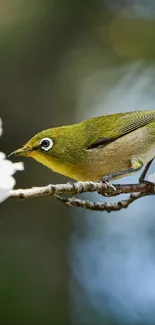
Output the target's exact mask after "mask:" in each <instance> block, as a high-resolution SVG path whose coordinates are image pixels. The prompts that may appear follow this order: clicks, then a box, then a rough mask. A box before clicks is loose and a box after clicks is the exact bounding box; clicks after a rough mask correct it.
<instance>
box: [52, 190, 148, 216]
mask: <svg viewBox="0 0 155 325" xmlns="http://www.w3.org/2000/svg"><path fill="white" fill-rule="evenodd" d="M144 196H146V194H141V193H138V194H131V195H130V197H129V198H128V199H126V200H122V201H119V202H114V203H113V202H110V203H102V202H93V201H88V200H79V199H76V198H74V197H73V198H66V197H64V196H60V195H55V197H56V198H57V199H58V200H59V201H61V202H63V203H65V204H66V205H68V206H69V207H71V206H76V207H78V208H84V209H89V210H94V211H106V212H112V211H120V210H122V209H126V208H128V206H129V205H130V204H131V203H133V202H135V201H136V200H138V199H140V198H141V197H144Z"/></svg>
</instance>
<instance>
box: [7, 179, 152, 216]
mask: <svg viewBox="0 0 155 325" xmlns="http://www.w3.org/2000/svg"><path fill="white" fill-rule="evenodd" d="M112 185H113V187H114V188H115V190H114V188H113V187H108V186H107V185H106V184H104V183H95V182H76V183H74V184H70V183H67V184H57V185H53V184H49V185H47V186H43V187H33V188H28V189H18V190H12V191H11V192H10V196H11V197H12V198H19V199H28V198H34V197H38V196H47V195H53V196H55V198H57V199H58V200H59V201H62V202H64V203H65V204H66V205H68V206H77V207H81V208H86V209H90V210H96V211H107V212H111V211H118V210H121V209H124V208H127V207H128V206H129V205H130V204H131V203H133V202H134V201H135V200H137V199H139V198H141V197H144V196H148V195H154V194H155V184H153V183H147V182H146V183H140V184H139V183H138V184H112ZM84 192H98V193H99V194H101V195H102V196H105V197H107V196H108V197H109V196H117V195H120V194H128V193H130V194H131V193H132V194H131V195H130V196H129V198H128V199H126V200H122V201H119V202H116V203H102V202H91V201H86V200H79V199H76V198H74V197H71V198H68V197H62V196H60V195H61V194H70V195H76V194H81V193H84ZM134 193H136V194H134Z"/></svg>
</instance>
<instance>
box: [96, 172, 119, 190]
mask: <svg viewBox="0 0 155 325" xmlns="http://www.w3.org/2000/svg"><path fill="white" fill-rule="evenodd" d="M100 182H101V183H102V184H104V185H105V187H106V188H108V187H109V188H111V189H113V190H114V191H116V188H115V186H114V185H113V184H111V183H110V182H109V177H108V176H104V177H102V178H101V179H100Z"/></svg>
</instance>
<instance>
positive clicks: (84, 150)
mask: <svg viewBox="0 0 155 325" xmlns="http://www.w3.org/2000/svg"><path fill="white" fill-rule="evenodd" d="M9 156H28V157H32V158H34V159H35V160H37V161H39V162H40V163H42V164H43V165H45V166H47V167H48V168H50V169H52V170H53V171H54V172H57V173H60V174H63V175H65V176H68V177H70V178H73V179H75V180H80V181H99V180H100V179H102V178H103V179H104V176H107V178H108V177H109V178H119V177H122V176H125V175H128V174H129V173H132V172H135V171H137V170H139V169H141V168H142V167H143V166H144V165H146V164H148V163H149V165H150V163H151V161H152V160H153V158H154V156H155V110H149V111H134V112H127V113H118V114H111V115H105V116H99V117H94V118H92V119H89V120H87V121H83V122H80V123H77V124H74V125H69V126H61V127H57V128H51V129H47V130H44V131H42V132H40V133H38V134H36V135H35V136H34V137H32V138H31V139H30V140H29V141H28V142H27V143H26V144H25V145H24V146H23V147H22V148H20V149H18V150H16V151H14V152H12V153H11V154H10V155H9Z"/></svg>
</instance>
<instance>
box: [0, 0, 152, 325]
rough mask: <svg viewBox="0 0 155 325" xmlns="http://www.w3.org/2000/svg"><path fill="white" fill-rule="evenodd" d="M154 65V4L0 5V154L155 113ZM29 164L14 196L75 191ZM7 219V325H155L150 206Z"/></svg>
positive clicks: (32, 205)
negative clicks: (107, 121)
mask: <svg viewBox="0 0 155 325" xmlns="http://www.w3.org/2000/svg"><path fill="white" fill-rule="evenodd" d="M154 59H155V2H154V1H153V0H147V1H146V0H120V1H117V0H89V1H86V0H83V1H80V0H74V1H71V0H31V1H30V0H14V1H12V0H1V1H0V116H1V118H2V120H3V130H4V133H3V135H2V137H1V139H0V141H1V146H0V148H1V150H2V151H3V152H5V153H6V154H7V153H9V152H11V151H13V150H15V149H16V148H18V147H20V146H21V145H22V144H24V143H25V142H26V141H27V140H28V139H29V138H30V137H31V136H32V135H34V134H35V133H37V132H39V131H41V130H43V129H46V128H49V127H54V126H60V125H65V124H71V123H75V122H79V121H82V120H84V119H86V118H90V117H93V116H97V115H101V114H108V113H113V112H119V111H122V112H124V111H129V110H140V109H154V108H155V105H154V102H155V91H154V90H155V61H154ZM23 160H24V159H23ZM24 164H25V171H24V172H22V173H20V172H18V173H17V174H16V175H15V178H16V181H17V184H16V188H19V187H21V188H23V187H31V186H42V185H46V184H49V183H62V182H66V181H68V179H66V178H65V177H63V176H61V175H57V174H54V173H52V172H51V171H50V170H48V169H47V168H45V167H43V166H42V165H40V164H38V163H36V162H35V161H33V160H31V159H25V160H24ZM152 170H155V164H154V165H153V166H152ZM137 177H138V176H137V175H134V176H132V177H130V178H128V180H127V179H123V180H121V182H127V181H128V182H129V181H131V182H135V181H136V180H137ZM85 197H86V198H89V199H91V200H97V201H99V200H102V201H104V198H102V197H100V196H98V195H96V194H93V195H92V194H90V195H85ZM0 216H1V219H0V221H1V223H0V306H1V307H0V324H62V325H65V324H76V325H84V324H85V325H87V324H88V325H93V324H97V325H101V324H102V325H103V324H107V325H108V324H109V325H116V324H117V325H118V324H120V325H121V324H123V325H126V324H129V325H131V324H133V325H135V324H136V325H137V324H147V325H149V324H152V325H153V324H155V253H154V251H155V219H154V198H153V197H150V198H144V199H141V200H139V201H137V202H135V203H134V204H133V205H132V206H130V207H129V208H128V209H127V210H122V211H121V212H118V213H111V214H107V213H101V212H96V213H95V212H91V211H86V210H82V209H78V208H70V209H69V208H67V207H66V206H65V205H63V204H62V203H60V202H57V201H56V200H55V199H54V198H52V197H44V198H37V199H31V200H25V201H23V202H20V201H17V200H13V199H12V200H11V199H10V200H7V201H5V202H4V203H3V204H1V206H0Z"/></svg>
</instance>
